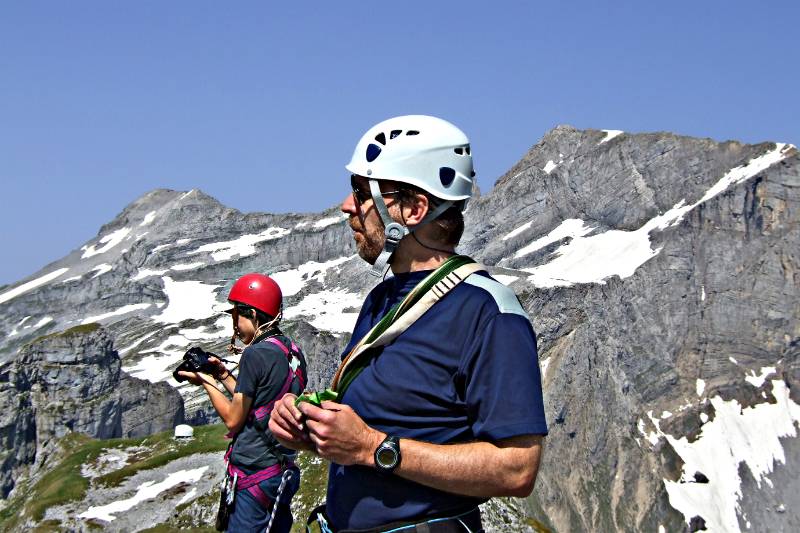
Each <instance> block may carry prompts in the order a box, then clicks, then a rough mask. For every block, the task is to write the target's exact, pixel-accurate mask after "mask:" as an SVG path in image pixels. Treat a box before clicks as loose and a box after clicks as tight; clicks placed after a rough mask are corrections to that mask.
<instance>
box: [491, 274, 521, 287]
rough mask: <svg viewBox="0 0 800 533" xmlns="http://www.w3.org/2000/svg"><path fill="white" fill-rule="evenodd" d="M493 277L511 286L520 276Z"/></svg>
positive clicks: (495, 275) (502, 275)
mask: <svg viewBox="0 0 800 533" xmlns="http://www.w3.org/2000/svg"><path fill="white" fill-rule="evenodd" d="M492 277H493V278H494V279H496V280H497V281H499V282H500V283H502V284H503V285H506V286H508V285H511V284H512V283H514V282H515V281H517V280H518V279H519V277H518V276H509V275H507V274H492Z"/></svg>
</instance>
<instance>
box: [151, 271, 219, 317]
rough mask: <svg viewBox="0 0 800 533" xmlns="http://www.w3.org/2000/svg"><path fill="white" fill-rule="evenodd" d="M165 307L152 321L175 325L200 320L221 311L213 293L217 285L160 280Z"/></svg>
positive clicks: (167, 278) (165, 278)
mask: <svg viewBox="0 0 800 533" xmlns="http://www.w3.org/2000/svg"><path fill="white" fill-rule="evenodd" d="M161 280H162V281H163V282H164V294H165V295H166V296H167V302H168V303H167V307H166V308H165V309H164V310H163V311H162V312H161V314H159V315H156V316H154V317H153V320H155V321H156V322H160V323H163V324H177V323H179V322H181V321H182V320H187V319H190V318H193V319H196V320H200V319H203V318H208V317H210V316H213V315H214V314H216V313H218V312H220V311H221V309H220V308H219V307H220V306H219V302H217V298H216V294H215V291H216V290H217V289H218V288H219V287H220V286H219V285H207V284H205V283H203V282H202V281H175V280H173V279H172V278H171V277H169V276H164V277H162V278H161Z"/></svg>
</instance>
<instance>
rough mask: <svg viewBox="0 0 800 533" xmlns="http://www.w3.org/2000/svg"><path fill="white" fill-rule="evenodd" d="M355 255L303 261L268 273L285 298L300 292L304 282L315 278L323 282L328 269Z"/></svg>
mask: <svg viewBox="0 0 800 533" xmlns="http://www.w3.org/2000/svg"><path fill="white" fill-rule="evenodd" d="M355 257H356V256H355V255H351V256H345V257H338V258H336V259H331V260H330V261H325V262H324V263H318V262H316V261H309V262H307V263H303V264H302V265H300V266H299V267H297V268H293V269H290V270H284V271H282V272H275V273H273V274H270V275H269V277H271V278H272V279H273V280H275V282H276V283H277V284H278V285H279V286H280V288H281V292H282V293H283V296H284V298H285V297H287V296H292V295H295V294H297V293H298V292H300V290H301V289H302V288H303V287H304V286H305V284H306V283H308V282H309V281H311V280H316V281H318V282H319V283H325V275H326V274H327V272H328V270H330V269H331V268H335V267H337V266H339V265H341V264H342V263H346V262H347V261H349V260H350V259H353V258H355ZM337 271H338V269H337Z"/></svg>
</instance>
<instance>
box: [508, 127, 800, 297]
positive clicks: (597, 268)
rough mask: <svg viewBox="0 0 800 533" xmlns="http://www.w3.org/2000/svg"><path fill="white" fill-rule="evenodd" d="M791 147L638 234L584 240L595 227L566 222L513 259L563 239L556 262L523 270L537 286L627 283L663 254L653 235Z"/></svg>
mask: <svg viewBox="0 0 800 533" xmlns="http://www.w3.org/2000/svg"><path fill="white" fill-rule="evenodd" d="M790 148H793V147H792V146H791V145H786V144H782V143H779V144H777V145H776V147H775V148H774V149H773V150H770V151H769V152H767V153H765V154H763V155H761V156H758V157H755V158H753V159H751V160H750V161H749V162H748V163H747V164H745V165H741V166H739V167H736V168H734V169H732V170H730V171H728V172H727V173H726V174H725V175H724V176H723V177H722V178H720V179H719V180H718V181H717V183H715V184H714V185H713V186H712V187H711V188H710V189H709V190H708V191H707V192H706V193H705V194H704V195H703V197H702V198H701V199H700V200H698V201H697V202H695V203H693V204H691V205H686V202H685V200H682V201H680V202H678V203H677V204H676V205H675V206H674V207H673V208H672V209H670V210H669V211H667V212H666V213H664V214H663V215H659V216H657V217H654V218H652V219H651V220H649V221H648V222H647V223H645V224H644V225H643V226H642V227H640V228H639V229H637V230H634V231H625V230H609V231H606V232H603V233H599V234H596V235H591V236H589V237H585V235H586V234H588V233H590V232H591V231H592V228H591V227H588V226H585V223H584V222H583V221H581V220H577V219H569V220H565V221H564V222H562V223H561V224H560V225H559V226H558V227H557V228H555V229H554V230H553V231H551V232H550V233H549V234H548V235H546V236H544V237H541V238H539V239H536V240H535V241H534V242H532V243H531V244H529V245H527V246H525V247H524V248H521V249H520V250H518V251H517V252H516V253H515V254H514V257H515V258H517V257H522V256H525V255H527V254H529V253H531V252H534V251H536V250H539V249H541V248H542V247H544V246H547V245H548V244H551V243H553V242H557V241H558V240H561V239H563V238H567V237H571V240H570V242H569V243H567V244H564V245H562V246H561V247H559V248H558V249H557V250H556V251H555V252H554V253H553V256H554V259H553V260H551V261H550V262H549V263H546V264H544V265H540V266H536V267H529V268H523V269H521V270H523V271H525V272H529V273H530V274H531V275H530V276H529V278H528V279H529V280H530V281H531V282H532V283H533V284H534V285H536V286H537V287H559V286H562V287H563V286H570V285H573V284H576V283H604V280H605V279H607V278H609V277H611V276H619V277H620V278H623V279H624V278H627V277H629V276H631V275H633V273H634V272H635V271H636V269H637V268H639V267H640V266H641V265H643V264H644V263H645V262H647V261H648V260H650V259H651V258H653V257H655V256H656V255H658V253H659V252H660V250H661V249H660V248H659V249H657V250H653V249H652V248H651V247H650V233H651V232H652V231H655V230H664V229H667V228H669V227H671V226H674V225H676V224H678V223H679V222H680V221H681V220H682V219H683V217H684V216H685V215H686V213H688V212H689V211H691V210H692V209H694V208H695V207H697V206H698V205H700V204H701V203H703V202H706V201H708V200H710V199H711V198H714V197H715V196H717V195H718V194H720V193H722V192H724V191H725V190H727V189H728V188H729V187H731V186H732V185H735V184H738V183H741V182H743V181H745V180H747V179H749V178H751V177H753V176H755V175H756V174H758V173H759V172H761V171H763V170H765V169H766V168H768V167H769V166H771V165H774V164H775V163H777V162H779V161H781V160H783V159H784V158H785V157H787V155H788V152H789V149H790Z"/></svg>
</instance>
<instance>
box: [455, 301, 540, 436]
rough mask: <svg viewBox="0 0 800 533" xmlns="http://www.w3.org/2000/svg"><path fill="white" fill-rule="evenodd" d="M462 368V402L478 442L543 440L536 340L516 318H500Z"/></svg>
mask: <svg viewBox="0 0 800 533" xmlns="http://www.w3.org/2000/svg"><path fill="white" fill-rule="evenodd" d="M472 346H473V349H472V351H471V353H470V354H469V358H468V359H467V361H465V362H464V364H463V372H464V373H465V400H466V404H467V410H468V416H469V419H470V424H471V426H472V431H473V433H474V435H475V437H476V438H479V439H486V440H499V439H505V438H509V437H515V436H519V435H546V434H547V423H546V421H545V416H544V405H543V399H542V384H541V376H540V373H539V358H538V353H537V350H536V335H535V333H534V332H533V328H532V327H531V324H530V321H528V320H527V318H525V317H523V316H520V315H518V314H512V313H498V314H497V315H496V316H495V317H494V318H492V319H491V320H490V321H489V322H488V323H487V325H486V327H485V328H484V330H483V331H482V332H480V334H479V336H478V337H477V338H476V340H475V342H474V343H473V344H472Z"/></svg>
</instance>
